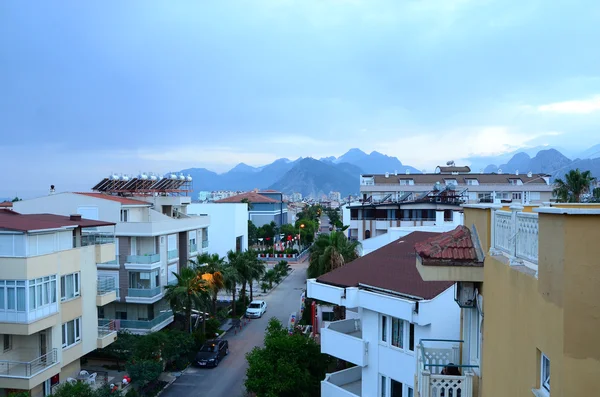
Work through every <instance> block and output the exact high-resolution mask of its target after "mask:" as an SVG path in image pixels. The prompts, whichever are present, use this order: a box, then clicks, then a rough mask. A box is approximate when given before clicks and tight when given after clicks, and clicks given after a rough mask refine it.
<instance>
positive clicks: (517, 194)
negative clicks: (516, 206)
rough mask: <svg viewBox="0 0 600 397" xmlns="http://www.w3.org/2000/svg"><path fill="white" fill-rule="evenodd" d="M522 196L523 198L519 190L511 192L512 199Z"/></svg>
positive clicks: (518, 198) (519, 198)
mask: <svg viewBox="0 0 600 397" xmlns="http://www.w3.org/2000/svg"><path fill="white" fill-rule="evenodd" d="M522 198H523V195H522V194H521V192H513V194H512V199H513V200H521V199H522Z"/></svg>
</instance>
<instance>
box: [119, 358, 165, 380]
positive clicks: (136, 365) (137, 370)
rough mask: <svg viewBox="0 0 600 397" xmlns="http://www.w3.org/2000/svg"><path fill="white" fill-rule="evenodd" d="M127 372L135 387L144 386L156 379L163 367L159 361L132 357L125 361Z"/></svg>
mask: <svg viewBox="0 0 600 397" xmlns="http://www.w3.org/2000/svg"><path fill="white" fill-rule="evenodd" d="M126 368H127V372H128V373H129V376H131V382H132V383H133V384H134V385H135V386H137V387H144V386H146V385H147V384H148V383H150V382H154V381H156V380H158V377H159V376H160V374H161V373H162V370H163V367H162V363H161V362H160V361H155V360H144V359H136V358H134V359H132V360H131V361H129V362H128V363H127V366H126Z"/></svg>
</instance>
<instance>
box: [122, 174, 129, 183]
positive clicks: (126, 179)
mask: <svg viewBox="0 0 600 397" xmlns="http://www.w3.org/2000/svg"><path fill="white" fill-rule="evenodd" d="M121 180H122V181H123V182H127V181H128V180H129V177H128V176H127V175H123V176H121Z"/></svg>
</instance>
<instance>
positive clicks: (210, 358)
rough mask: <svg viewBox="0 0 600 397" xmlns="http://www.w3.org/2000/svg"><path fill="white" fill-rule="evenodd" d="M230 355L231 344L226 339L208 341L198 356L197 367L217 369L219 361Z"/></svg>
mask: <svg viewBox="0 0 600 397" xmlns="http://www.w3.org/2000/svg"><path fill="white" fill-rule="evenodd" d="M228 354H229V342H228V341H226V340H225V339H214V340H208V341H206V342H205V343H204V344H203V345H202V347H201V348H200V351H199V352H198V353H197V354H196V365H198V366H200V367H216V366H218V365H219V361H221V359H223V357H225V356H226V355H228Z"/></svg>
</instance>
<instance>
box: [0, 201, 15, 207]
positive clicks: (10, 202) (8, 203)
mask: <svg viewBox="0 0 600 397" xmlns="http://www.w3.org/2000/svg"><path fill="white" fill-rule="evenodd" d="M12 206H13V203H12V201H3V202H1V203H0V208H12Z"/></svg>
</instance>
